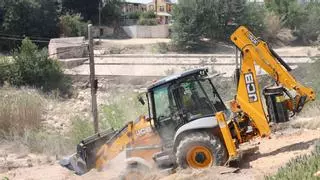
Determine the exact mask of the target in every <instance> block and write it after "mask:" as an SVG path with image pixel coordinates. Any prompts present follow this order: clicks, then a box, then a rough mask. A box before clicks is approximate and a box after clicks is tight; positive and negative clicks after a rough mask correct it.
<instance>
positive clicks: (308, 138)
mask: <svg viewBox="0 0 320 180" xmlns="http://www.w3.org/2000/svg"><path fill="white" fill-rule="evenodd" d="M319 140H320V129H317V130H309V129H300V128H299V129H295V128H288V129H284V130H281V131H278V132H276V133H274V134H273V135H272V136H271V137H270V139H269V138H264V139H257V140H256V141H255V142H254V143H257V142H259V143H260V144H259V151H258V152H257V153H255V154H251V155H248V156H244V157H243V158H242V160H241V163H240V170H239V171H238V172H237V173H226V174H220V172H221V171H220V169H217V168H214V167H213V168H212V169H209V170H205V171H192V170H182V171H178V172H177V173H176V174H173V175H169V176H167V177H161V175H159V174H157V176H156V177H154V179H161V180H180V179H181V180H182V179H194V178H201V179H243V180H247V179H257V180H260V179H263V178H264V176H265V175H268V174H273V173H275V172H276V171H277V169H278V168H279V167H281V166H283V165H285V164H286V163H287V162H288V161H289V160H290V159H291V158H294V157H297V156H300V155H304V154H308V153H310V152H311V150H312V149H313V145H314V143H315V142H316V141H319ZM1 149H3V147H1ZM7 150H9V151H10V149H7ZM11 151H13V150H12V149H11ZM16 153H17V152H16ZM3 154H4V153H3V151H2V154H1V156H0V159H2V158H3ZM17 154H18V155H15V156H19V153H17ZM11 156H14V155H12V154H11ZM20 156H21V155H20ZM1 157H2V158H1ZM26 158H27V159H28V158H29V159H30V160H29V161H26V162H29V163H30V164H31V165H28V164H27V165H26V166H25V167H21V168H17V169H15V168H14V167H13V168H12V170H9V171H7V172H3V174H0V178H3V177H8V178H9V179H17V180H20V179H21V180H22V179H28V180H82V179H89V180H94V179H102V178H103V179H117V177H118V175H119V173H120V172H121V171H122V169H123V168H124V167H125V163H124V158H125V157H124V153H121V154H120V155H119V156H118V157H117V158H116V159H114V160H113V161H111V162H110V163H109V164H108V166H107V168H106V170H105V171H104V172H97V171H95V170H92V171H90V172H89V173H87V174H85V175H83V176H77V175H74V174H73V173H72V172H70V171H68V170H67V169H64V168H62V167H60V166H59V165H58V161H54V160H52V159H50V157H42V156H39V155H38V156H36V155H31V154H25V155H24V156H21V157H20V159H22V160H23V159H26ZM35 159H36V160H35ZM0 162H1V161H0ZM31 162H32V163H31ZM36 162H37V163H36ZM222 170H223V169H222Z"/></svg>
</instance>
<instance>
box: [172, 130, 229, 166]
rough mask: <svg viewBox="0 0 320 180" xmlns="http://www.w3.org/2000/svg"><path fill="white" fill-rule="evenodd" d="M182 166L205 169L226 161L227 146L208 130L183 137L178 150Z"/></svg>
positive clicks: (178, 162)
mask: <svg viewBox="0 0 320 180" xmlns="http://www.w3.org/2000/svg"><path fill="white" fill-rule="evenodd" d="M176 158H177V164H178V166H180V167H181V168H184V169H185V168H188V167H189V168H193V169H203V168H208V167H211V166H212V165H216V166H221V165H223V164H224V163H225V162H226V150H225V146H224V145H223V144H222V143H221V141H220V140H219V138H217V137H215V136H213V135H210V134H209V133H207V132H194V133H190V134H188V135H186V136H184V137H183V138H182V140H181V141H180V143H179V145H178V147H177V151H176Z"/></svg>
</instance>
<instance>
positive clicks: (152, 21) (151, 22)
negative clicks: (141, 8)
mask: <svg viewBox="0 0 320 180" xmlns="http://www.w3.org/2000/svg"><path fill="white" fill-rule="evenodd" d="M138 24H139V25H146V26H154V25H157V20H156V19H144V18H141V19H139V21H138Z"/></svg>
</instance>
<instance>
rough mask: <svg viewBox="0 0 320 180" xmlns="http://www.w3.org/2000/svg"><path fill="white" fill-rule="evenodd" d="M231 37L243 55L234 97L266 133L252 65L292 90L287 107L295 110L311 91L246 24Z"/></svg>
mask: <svg viewBox="0 0 320 180" xmlns="http://www.w3.org/2000/svg"><path fill="white" fill-rule="evenodd" d="M231 40H232V41H233V43H234V44H235V45H236V46H237V48H239V49H240V51H241V52H242V56H243V58H242V62H241V69H240V70H241V72H240V77H239V83H238V84H239V85H238V92H237V96H236V100H237V103H238V104H239V106H240V107H241V110H242V111H243V112H245V113H246V114H247V115H248V116H249V117H250V118H251V119H252V120H253V123H254V124H255V126H256V127H257V129H258V131H259V134H260V135H261V136H265V135H269V134H270V129H269V124H268V120H267V117H266V115H265V113H264V108H263V105H262V102H261V95H260V89H259V84H258V80H257V75H256V68H255V65H258V66H260V67H261V68H262V69H263V70H264V71H265V72H266V73H268V74H269V75H270V76H271V77H272V78H273V79H274V80H275V82H276V84H278V85H281V86H283V87H284V88H286V89H287V90H294V91H295V92H296V96H295V98H294V99H293V98H292V99H290V101H288V102H289V103H288V104H291V107H290V108H289V107H288V109H289V110H291V111H294V112H299V111H301V109H302V107H303V105H304V104H305V103H306V102H308V101H311V100H314V99H315V93H314V91H313V90H312V89H311V88H309V87H305V86H303V85H302V84H300V83H299V82H297V80H296V79H295V78H294V77H293V76H292V75H291V74H290V72H289V71H291V68H290V67H289V66H288V65H287V64H286V63H285V62H284V61H283V60H282V59H281V58H280V57H279V56H278V55H277V54H276V53H275V52H274V51H273V50H272V49H270V48H269V46H268V44H267V43H266V42H264V41H263V40H261V39H258V38H256V37H255V36H254V35H253V34H252V33H251V32H250V31H249V30H248V29H247V28H245V27H244V26H240V27H239V28H238V29H237V30H236V31H235V32H234V33H233V34H232V35H231ZM285 92H287V93H289V92H288V91H285Z"/></svg>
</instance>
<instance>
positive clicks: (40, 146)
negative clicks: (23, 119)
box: [17, 128, 75, 157]
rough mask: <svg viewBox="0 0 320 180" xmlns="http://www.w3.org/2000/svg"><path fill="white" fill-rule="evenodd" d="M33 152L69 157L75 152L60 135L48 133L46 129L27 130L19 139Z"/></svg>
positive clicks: (71, 145) (70, 143)
mask: <svg viewBox="0 0 320 180" xmlns="http://www.w3.org/2000/svg"><path fill="white" fill-rule="evenodd" d="M17 140H18V141H21V142H22V143H23V144H24V145H26V146H27V147H28V148H29V149H30V151H31V152H36V153H44V154H48V155H55V156H56V157H59V156H60V155H67V154H69V153H71V152H74V145H75V144H72V142H70V139H67V138H66V137H64V136H63V135H61V134H59V133H48V132H46V131H45V130H44V129H42V128H40V129H37V130H26V131H25V133H24V135H23V137H22V138H20V139H19V138H18V139H17Z"/></svg>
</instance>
